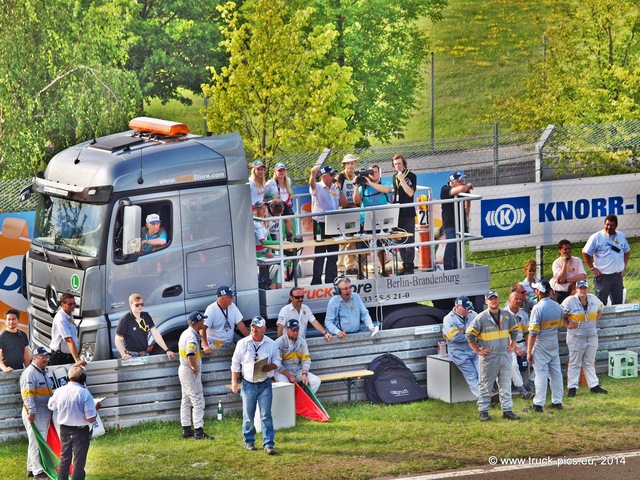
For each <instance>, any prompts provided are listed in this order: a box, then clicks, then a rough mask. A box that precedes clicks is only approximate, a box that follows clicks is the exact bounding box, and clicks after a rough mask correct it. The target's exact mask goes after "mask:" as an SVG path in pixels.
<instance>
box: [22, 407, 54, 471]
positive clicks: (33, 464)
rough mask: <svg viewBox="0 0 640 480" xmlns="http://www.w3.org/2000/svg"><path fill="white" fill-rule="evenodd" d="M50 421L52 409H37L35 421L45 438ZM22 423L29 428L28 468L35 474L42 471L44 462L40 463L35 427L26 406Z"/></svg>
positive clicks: (23, 410)
mask: <svg viewBox="0 0 640 480" xmlns="http://www.w3.org/2000/svg"><path fill="white" fill-rule="evenodd" d="M50 421H51V410H49V409H48V408H46V407H40V408H38V409H36V419H35V420H34V423H35V424H36V428H37V429H38V431H39V432H40V433H41V434H42V436H43V437H44V439H45V440H46V439H47V432H48V431H49V422H50ZM22 423H24V428H25V429H26V430H27V438H28V439H29V447H28V449H27V470H29V471H30V472H31V473H33V475H34V476H35V475H38V474H39V473H42V471H43V470H42V464H41V463H40V455H39V454H38V441H37V440H36V435H35V433H33V429H32V428H31V422H29V418H28V415H27V411H26V410H25V409H24V408H23V409H22Z"/></svg>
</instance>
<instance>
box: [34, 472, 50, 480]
mask: <svg viewBox="0 0 640 480" xmlns="http://www.w3.org/2000/svg"><path fill="white" fill-rule="evenodd" d="M33 478H35V479H36V480H49V475H47V474H46V473H44V472H40V473H39V474H37V475H34V476H33Z"/></svg>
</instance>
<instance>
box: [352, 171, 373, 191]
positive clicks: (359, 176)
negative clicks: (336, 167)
mask: <svg viewBox="0 0 640 480" xmlns="http://www.w3.org/2000/svg"><path fill="white" fill-rule="evenodd" d="M353 173H355V175H356V179H355V183H356V185H360V186H361V187H363V186H365V185H366V184H367V179H366V178H365V177H369V176H371V175H373V174H374V173H375V172H374V171H373V169H371V168H367V169H362V170H356V171H355V172H353Z"/></svg>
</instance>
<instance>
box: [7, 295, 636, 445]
mask: <svg viewBox="0 0 640 480" xmlns="http://www.w3.org/2000/svg"><path fill="white" fill-rule="evenodd" d="M434 327H438V326H435V325H430V326H424V327H411V328H401V329H393V330H385V331H381V332H379V333H378V334H377V335H376V336H375V337H373V338H371V336H370V335H369V334H368V333H358V334H352V335H349V336H348V337H347V338H346V339H345V340H338V339H336V340H334V341H332V342H327V341H325V340H324V339H322V338H311V339H308V344H309V350H310V352H311V359H312V365H311V370H312V371H313V372H314V373H316V374H324V373H333V372H337V371H341V370H354V369H361V368H366V367H367V366H368V364H369V363H370V362H371V361H372V360H373V359H374V358H375V357H377V356H378V355H382V354H383V353H387V352H390V353H393V354H394V355H397V356H398V357H400V358H401V359H402V360H404V362H405V363H406V364H407V366H408V367H409V368H410V369H411V370H412V371H413V373H414V374H415V375H416V377H417V379H418V382H419V383H420V385H422V386H423V387H424V386H425V385H426V361H425V359H426V356H427V355H433V354H435V353H436V351H437V343H438V341H439V340H441V339H442V337H441V334H440V333H439V332H433V328H434ZM598 336H599V346H598V353H597V356H596V362H597V371H598V373H606V372H607V362H608V360H607V358H608V351H615V350H634V351H636V352H640V305H639V304H635V305H618V306H614V307H605V311H604V314H603V317H602V319H601V320H600V322H599V323H598ZM564 337H565V334H564V333H562V334H561V336H560V340H561V348H560V355H561V363H562V366H563V369H564V368H565V365H566V361H567V357H568V351H567V347H566V344H565V341H564V339H565V338H564ZM232 353H233V349H231V348H228V349H220V350H217V351H216V352H215V354H214V355H212V356H211V357H207V358H205V359H204V363H203V375H202V381H203V384H204V393H205V401H206V405H207V409H206V412H205V416H206V417H208V418H211V417H215V415H216V413H217V410H216V406H217V405H218V401H219V400H220V401H222V403H223V405H224V408H225V411H226V412H240V411H241V409H242V406H241V400H240V395H237V394H233V393H231V392H230V391H229V390H228V389H227V388H226V385H228V384H229V383H230V380H231V372H230V364H231V355H232ZM143 361H145V362H146V363H144V364H141V363H140V364H131V363H129V364H127V362H124V364H123V362H122V361H121V360H102V361H96V362H91V363H89V364H88V366H87V377H88V383H89V390H90V391H91V392H92V394H93V395H94V396H96V397H106V399H105V400H104V401H103V403H102V405H103V407H102V409H101V410H100V416H101V418H102V420H103V423H104V424H105V426H106V427H107V428H122V427H127V426H131V425H135V424H138V423H142V422H146V421H150V420H162V421H176V420H179V418H180V381H179V380H178V368H177V362H175V361H169V360H167V358H166V357H165V356H164V355H159V356H152V357H146V358H145V359H144V360H143ZM56 368H57V367H56ZM21 372H22V371H21V370H18V371H15V372H12V373H5V374H0V398H1V399H2V400H1V403H0V419H1V420H0V441H5V440H8V439H11V438H18V437H21V436H24V434H25V432H24V427H23V425H22V418H21V416H20V415H21V409H22V399H21V397H20V389H19V378H20V373H21ZM358 388H359V394H360V397H361V398H362V399H364V398H365V394H364V382H363V381H360V382H358ZM318 397H319V398H320V400H321V401H323V402H326V403H331V402H344V401H346V400H347V390H346V387H345V386H344V385H343V384H342V383H340V382H334V383H329V384H324V385H322V386H321V387H320V390H318Z"/></svg>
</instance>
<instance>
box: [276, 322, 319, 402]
mask: <svg viewBox="0 0 640 480" xmlns="http://www.w3.org/2000/svg"><path fill="white" fill-rule="evenodd" d="M299 333H300V322H298V320H295V319H291V320H289V321H287V333H286V334H285V335H282V336H281V337H278V339H277V340H276V345H278V350H280V360H281V361H282V366H281V367H280V368H279V369H278V371H277V372H276V374H275V380H276V381H277V382H289V383H296V382H302V383H303V384H304V385H308V386H309V388H310V389H311V391H312V392H313V393H316V392H317V391H318V388H320V379H319V378H318V377H316V376H315V375H314V374H313V373H311V372H310V371H309V368H310V367H311V356H310V355H309V347H308V346H307V341H306V340H305V339H304V338H303V337H300V336H298V335H299Z"/></svg>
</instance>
